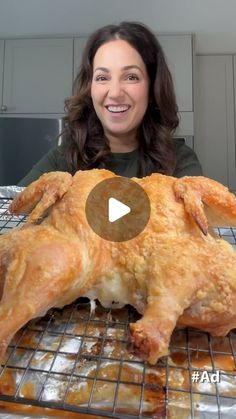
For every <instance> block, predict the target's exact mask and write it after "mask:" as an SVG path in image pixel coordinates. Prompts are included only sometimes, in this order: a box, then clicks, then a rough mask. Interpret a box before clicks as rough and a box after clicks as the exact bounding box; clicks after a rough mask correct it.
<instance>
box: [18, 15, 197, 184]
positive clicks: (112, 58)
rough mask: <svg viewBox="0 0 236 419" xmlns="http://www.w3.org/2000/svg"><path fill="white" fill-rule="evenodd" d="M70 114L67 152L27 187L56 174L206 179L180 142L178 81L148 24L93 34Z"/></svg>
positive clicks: (58, 153)
mask: <svg viewBox="0 0 236 419" xmlns="http://www.w3.org/2000/svg"><path fill="white" fill-rule="evenodd" d="M65 108H66V111H67V114H66V117H65V129H64V131H63V132H62V136H63V141H62V144H61V146H60V147H57V148H55V149H53V150H51V151H50V152H49V153H48V154H47V155H46V156H44V157H43V158H42V159H41V160H40V161H39V162H38V163H37V164H36V165H35V166H34V167H33V169H32V171H31V172H30V173H29V174H28V175H27V176H26V177H25V178H24V179H23V180H22V181H21V182H20V185H22V186H24V185H27V184H28V183H30V182H31V181H33V180H35V179H36V178H38V177H39V176H40V175H41V174H42V173H44V172H48V171H53V170H62V171H69V172H70V173H72V174H74V173H75V172H76V171H77V170H86V169H92V168H107V169H109V170H111V171H113V172H114V173H116V174H118V175H121V176H127V177H133V176H137V177H143V176H147V175H149V174H151V173H154V172H159V173H163V174H168V175H173V176H176V177H180V176H184V175H201V174H202V171H201V166H200V164H199V162H198V159H197V157H196V155H195V153H194V152H193V151H192V150H191V149H190V148H189V147H187V146H186V145H185V143H184V140H177V139H173V134H174V131H175V129H176V128H177V126H178V123H179V120H178V107H177V104H176V100H175V92H174V87H173V81H172V77H171V74H170V71H169V69H168V67H167V64H166V61H165V56H164V53H163V51H162V48H161V46H160V44H159V42H158V40H157V39H156V37H155V36H154V34H153V33H152V32H151V31H150V30H149V29H148V28H147V27H146V26H144V25H143V24H141V23H135V22H123V23H121V24H118V25H107V26H105V27H103V28H101V29H99V30H97V31H96V32H94V33H93V34H92V35H91V36H90V38H89V40H88V42H87V45H86V47H85V50H84V52H83V58H82V65H81V67H80V70H79V73H78V75H77V77H76V80H75V83H74V94H73V96H72V97H70V98H69V99H67V100H66V101H65Z"/></svg>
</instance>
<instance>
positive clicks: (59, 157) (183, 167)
mask: <svg viewBox="0 0 236 419" xmlns="http://www.w3.org/2000/svg"><path fill="white" fill-rule="evenodd" d="M174 142H175V148H176V163H177V164H176V168H175V172H174V176H175V177H182V176H200V175H202V169H201V165H200V163H199V161H198V158H197V156H196V154H195V153H194V151H193V150H192V149H191V148H190V147H188V146H187V145H186V144H185V141H184V139H183V138H175V139H174ZM106 169H108V170H111V171H112V172H114V173H115V174H117V175H119V176H124V177H135V176H137V172H138V150H134V151H131V152H128V153H112V154H111V160H110V162H109V163H108V164H107V165H106ZM55 170H59V171H62V172H68V171H69V170H68V166H67V164H66V159H65V157H64V155H63V153H61V147H55V148H53V149H51V150H50V151H49V152H48V153H47V154H46V155H45V156H43V157H42V158H41V160H39V162H38V163H36V164H35V166H33V168H32V169H31V171H30V172H29V173H28V174H27V175H26V176H25V177H24V178H23V179H21V181H20V182H19V183H18V185H19V186H27V185H28V184H29V183H31V182H33V181H34V180H36V179H38V177H39V176H40V175H42V174H43V173H46V172H52V171H55Z"/></svg>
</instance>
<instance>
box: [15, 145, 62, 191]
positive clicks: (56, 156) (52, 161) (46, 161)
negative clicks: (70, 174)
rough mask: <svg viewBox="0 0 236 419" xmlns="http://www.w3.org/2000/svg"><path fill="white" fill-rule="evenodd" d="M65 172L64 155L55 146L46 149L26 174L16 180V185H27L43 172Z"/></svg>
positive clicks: (59, 148)
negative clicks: (46, 151) (45, 152)
mask: <svg viewBox="0 0 236 419" xmlns="http://www.w3.org/2000/svg"><path fill="white" fill-rule="evenodd" d="M57 170H59V171H62V172H67V171H68V167H67V164H66V159H65V156H64V155H63V152H62V148H61V147H55V148H52V149H51V150H49V151H48V153H47V154H45V155H44V156H43V157H42V158H41V159H40V160H39V161H38V162H37V163H36V164H35V165H34V166H33V167H32V169H31V170H30V172H29V173H27V175H26V176H25V177H24V178H23V179H21V180H20V181H19V182H18V186H27V185H29V184H30V183H31V182H33V181H34V180H36V179H38V178H39V177H40V176H41V175H42V174H43V173H47V172H53V171H57Z"/></svg>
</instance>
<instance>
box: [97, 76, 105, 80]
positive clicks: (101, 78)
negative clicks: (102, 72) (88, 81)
mask: <svg viewBox="0 0 236 419" xmlns="http://www.w3.org/2000/svg"><path fill="white" fill-rule="evenodd" d="M106 79H107V78H106V76H96V78H95V80H96V81H106Z"/></svg>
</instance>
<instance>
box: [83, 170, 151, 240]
mask: <svg viewBox="0 0 236 419" xmlns="http://www.w3.org/2000/svg"><path fill="white" fill-rule="evenodd" d="M85 211H86V217H87V221H88V223H89V225H90V227H91V228H92V229H93V231H94V232H95V233H96V234H98V235H99V236H100V237H102V238H103V239H105V240H109V241H113V242H121V241H127V240H131V239H133V238H134V237H136V236H137V235H138V234H140V233H141V232H142V231H143V230H144V228H145V227H146V225H147V223H148V220H149V217H150V202H149V199H148V196H147V194H146V192H145V191H144V189H143V188H142V187H141V186H140V185H139V184H138V183H136V182H135V181H133V180H131V179H128V178H123V177H119V176H117V177H111V178H108V179H106V180H103V181H102V182H99V183H98V184H97V185H96V186H95V187H94V188H93V189H92V190H91V192H90V193H89V195H88V198H87V201H86V207H85Z"/></svg>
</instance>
